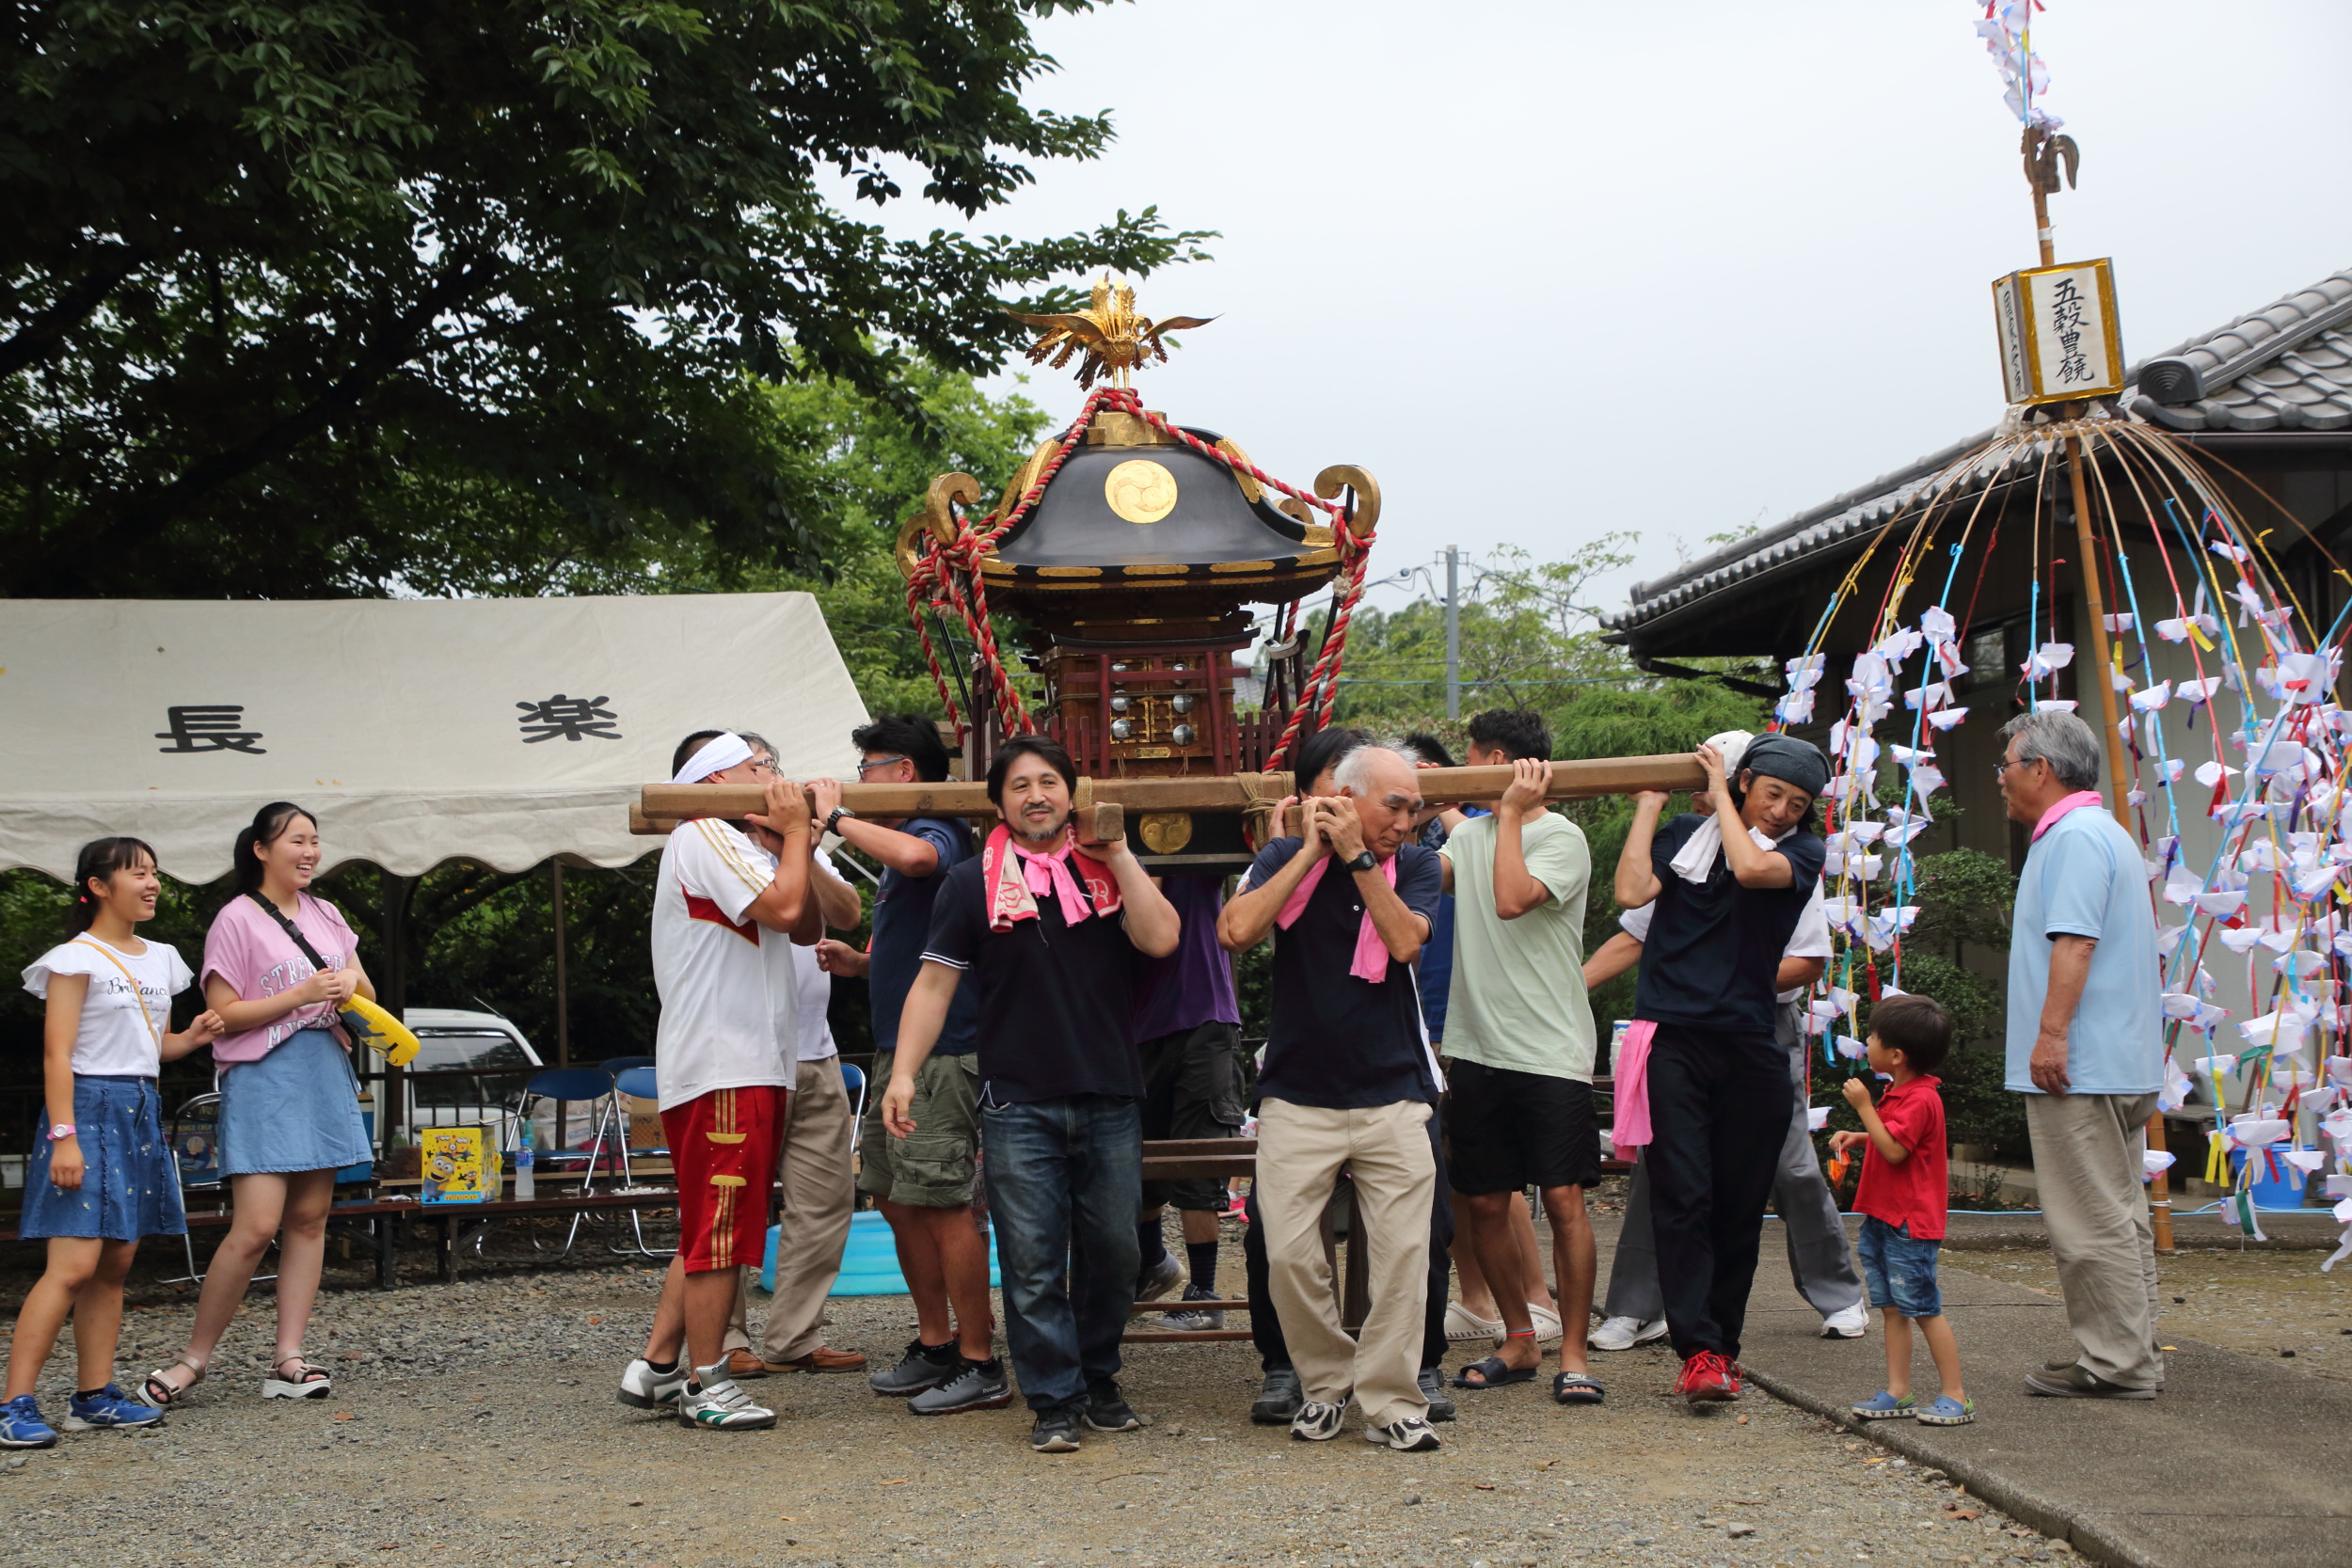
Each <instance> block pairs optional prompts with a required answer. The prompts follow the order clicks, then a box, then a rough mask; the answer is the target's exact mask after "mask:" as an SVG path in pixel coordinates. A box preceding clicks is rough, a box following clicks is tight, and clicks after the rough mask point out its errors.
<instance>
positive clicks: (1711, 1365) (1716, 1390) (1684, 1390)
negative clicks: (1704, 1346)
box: [1675, 1350, 1740, 1404]
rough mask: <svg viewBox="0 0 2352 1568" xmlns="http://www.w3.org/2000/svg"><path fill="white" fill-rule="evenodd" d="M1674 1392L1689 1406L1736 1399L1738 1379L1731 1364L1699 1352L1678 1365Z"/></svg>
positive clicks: (1708, 1352) (1710, 1352) (1717, 1356)
mask: <svg viewBox="0 0 2352 1568" xmlns="http://www.w3.org/2000/svg"><path fill="white" fill-rule="evenodd" d="M1675 1392H1676V1393H1677V1394H1680V1395H1681V1396H1682V1397H1683V1398H1684V1399H1686V1400H1688V1401H1690V1402H1692V1404H1708V1403H1713V1402H1720V1401H1724V1400H1736V1399H1738V1398H1739V1397H1740V1379H1739V1376H1738V1374H1737V1373H1735V1372H1734V1371H1733V1370H1732V1366H1731V1363H1730V1362H1728V1361H1726V1360H1724V1358H1723V1357H1722V1356H1720V1355H1718V1354H1715V1353H1714V1352H1713V1351H1711V1350H1703V1351H1700V1352H1699V1353H1698V1354H1695V1355H1693V1356H1692V1357H1691V1358H1690V1359H1689V1360H1687V1361H1685V1362H1683V1364H1682V1375H1681V1376H1680V1377H1678V1378H1677V1379H1676V1380H1675Z"/></svg>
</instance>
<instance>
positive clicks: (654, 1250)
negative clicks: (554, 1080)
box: [607, 1061, 677, 1258]
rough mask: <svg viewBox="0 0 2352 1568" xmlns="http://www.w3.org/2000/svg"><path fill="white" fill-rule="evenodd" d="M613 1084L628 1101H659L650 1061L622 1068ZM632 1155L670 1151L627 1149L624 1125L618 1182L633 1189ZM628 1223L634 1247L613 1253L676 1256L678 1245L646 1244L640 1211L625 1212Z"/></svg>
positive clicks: (619, 1248) (666, 1154) (659, 1155)
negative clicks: (635, 1242) (634, 1240)
mask: <svg viewBox="0 0 2352 1568" xmlns="http://www.w3.org/2000/svg"><path fill="white" fill-rule="evenodd" d="M607 1065H608V1066H609V1065H610V1064H607ZM612 1086H613V1087H614V1088H615V1089H617V1090H618V1091H619V1092H620V1093H622V1094H625V1095H627V1096H628V1097H629V1098H630V1099H631V1100H653V1101H659V1100H660V1098H661V1089H660V1085H659V1084H658V1083H657V1082H656V1081H655V1078H654V1070H653V1064H652V1063H651V1062H650V1061H647V1062H645V1063H644V1065H642V1066H638V1067H630V1068H624V1069H622V1070H621V1071H620V1072H619V1073H618V1074H617V1075H616V1076H615V1077H614V1078H613V1080H612ZM632 1154H644V1155H646V1156H649V1157H654V1158H660V1159H665V1160H666V1159H668V1158H669V1157H670V1151H669V1149H667V1148H639V1149H632V1148H629V1147H628V1130H627V1129H626V1128H624V1129H623V1130H622V1135H621V1140H620V1155H621V1185H622V1186H623V1187H624V1188H633V1187H635V1186H636V1185H637V1173H636V1172H635V1171H634V1170H633V1169H631V1168H630V1165H629V1157H630V1156H631V1155H632ZM628 1225H629V1230H630V1232H631V1234H633V1235H634V1236H635V1237H636V1238H637V1244H636V1246H634V1247H625V1246H616V1247H614V1248H612V1250H613V1251H614V1252H617V1253H621V1254H623V1255H624V1256H627V1255H629V1254H632V1253H633V1254H635V1255H636V1256H638V1257H643V1258H670V1257H674V1256H675V1255H676V1253H677V1248H675V1247H649V1246H647V1245H646V1244H645V1222H644V1214H643V1212H640V1211H638V1210H636V1209H631V1210H630V1211H629V1212H628Z"/></svg>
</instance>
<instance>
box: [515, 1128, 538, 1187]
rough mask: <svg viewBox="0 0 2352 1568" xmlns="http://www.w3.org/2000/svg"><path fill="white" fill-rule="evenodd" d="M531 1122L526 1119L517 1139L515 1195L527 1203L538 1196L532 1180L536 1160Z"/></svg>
mask: <svg viewBox="0 0 2352 1568" xmlns="http://www.w3.org/2000/svg"><path fill="white" fill-rule="evenodd" d="M531 1133H532V1127H531V1123H530V1122H528V1121H526V1122H524V1123H523V1124H522V1131H521V1132H520V1133H519V1134H518V1135H517V1136H516V1140H515V1196H516V1198H517V1199H519V1200H521V1201H523V1202H526V1203H527V1202H529V1201H530V1200H531V1199H532V1198H533V1197H536V1196H538V1194H537V1192H536V1190H535V1188H534V1186H533V1181H532V1166H533V1165H534V1164H536V1160H535V1157H534V1156H533V1155H532V1149H531Z"/></svg>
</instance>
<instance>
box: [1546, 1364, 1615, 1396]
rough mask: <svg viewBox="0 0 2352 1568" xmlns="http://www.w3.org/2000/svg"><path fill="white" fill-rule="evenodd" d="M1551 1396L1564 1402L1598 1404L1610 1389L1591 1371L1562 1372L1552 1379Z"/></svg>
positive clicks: (1607, 1394)
mask: <svg viewBox="0 0 2352 1568" xmlns="http://www.w3.org/2000/svg"><path fill="white" fill-rule="evenodd" d="M1551 1397H1552V1398H1553V1399H1554V1400H1556V1401H1558V1402H1560V1403H1562V1404H1598V1403H1599V1402H1601V1401H1603V1400H1605V1399H1607V1398H1608V1397H1609V1390H1608V1389H1606V1388H1603V1387H1602V1386H1600V1379H1598V1378H1597V1377H1595V1376H1594V1375H1593V1374H1592V1373H1590V1372H1562V1373H1561V1374H1560V1375H1559V1376H1558V1377H1555V1378H1553V1379H1552V1380H1551Z"/></svg>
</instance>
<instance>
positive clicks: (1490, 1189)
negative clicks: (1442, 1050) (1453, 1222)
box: [1445, 1061, 1600, 1196]
mask: <svg viewBox="0 0 2352 1568" xmlns="http://www.w3.org/2000/svg"><path fill="white" fill-rule="evenodd" d="M1445 1131H1446V1141H1447V1145H1448V1148H1449V1151H1450V1152H1449V1154H1448V1159H1449V1160H1450V1162H1451V1163H1450V1164H1448V1166H1447V1174H1448V1175H1449V1176H1451V1177H1452V1179H1453V1181H1454V1191H1455V1192H1457V1193H1463V1194H1467V1195H1470V1196H1477V1195H1479V1194H1481V1193H1515V1192H1518V1190H1519V1189H1520V1188H1522V1187H1527V1186H1535V1187H1590V1186H1592V1185H1593V1184H1594V1183H1595V1182H1597V1181H1598V1180H1600V1136H1599V1132H1598V1131H1597V1128H1596V1127H1595V1125H1594V1121H1593V1085H1590V1084H1582V1083H1579V1082H1578V1081H1577V1080H1575V1079H1573V1078H1554V1077H1551V1076H1549V1074H1546V1073H1540V1072H1515V1071H1513V1070H1511V1069H1508V1068H1492V1067H1488V1066H1486V1064H1485V1063H1483V1062H1470V1061H1454V1062H1450V1063H1448V1064H1447V1066H1446V1100H1445Z"/></svg>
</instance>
